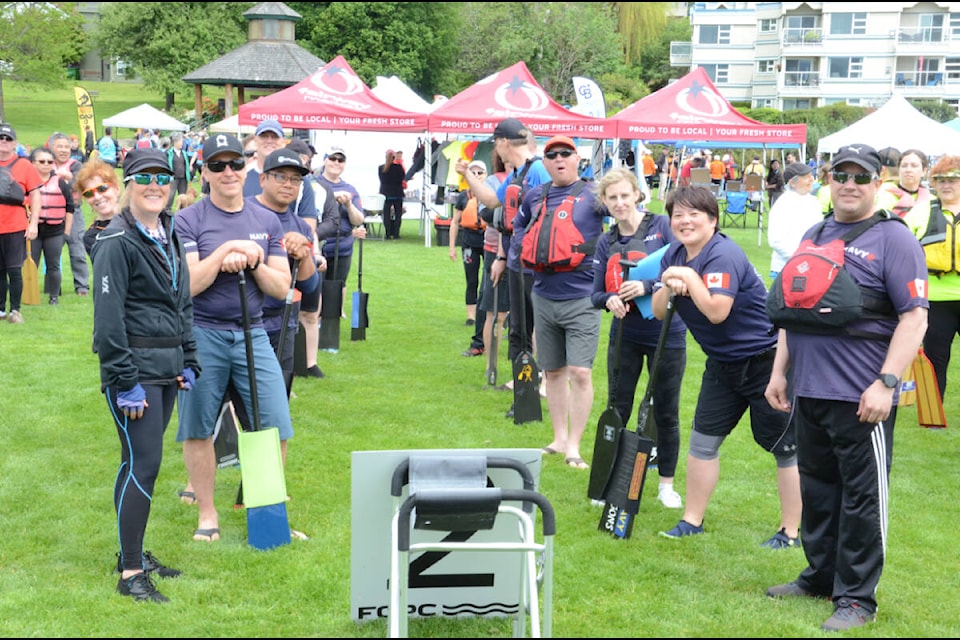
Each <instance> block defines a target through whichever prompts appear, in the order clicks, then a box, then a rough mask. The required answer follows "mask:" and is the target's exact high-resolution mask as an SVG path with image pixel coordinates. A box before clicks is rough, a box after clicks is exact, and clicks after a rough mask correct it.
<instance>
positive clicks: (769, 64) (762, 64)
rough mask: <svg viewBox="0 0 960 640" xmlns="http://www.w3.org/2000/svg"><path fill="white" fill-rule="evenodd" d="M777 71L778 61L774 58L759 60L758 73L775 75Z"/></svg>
mask: <svg viewBox="0 0 960 640" xmlns="http://www.w3.org/2000/svg"><path fill="white" fill-rule="evenodd" d="M776 69H777V61H776V60H775V59H773V58H767V59H765V60H757V72H758V73H773V72H774V71H776Z"/></svg>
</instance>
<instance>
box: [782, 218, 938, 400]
mask: <svg viewBox="0 0 960 640" xmlns="http://www.w3.org/2000/svg"><path fill="white" fill-rule="evenodd" d="M854 224H856V223H847V224H844V223H840V222H837V221H836V220H835V219H834V218H833V217H830V218H827V222H826V225H825V226H824V228H823V233H821V234H820V238H819V239H818V240H817V242H818V244H824V243H826V242H829V241H831V240H833V239H835V238H839V237H840V236H842V235H843V234H845V233H846V232H847V231H849V230H850V228H851V227H852V226H853V225H854ZM813 233H814V230H810V231H808V232H807V233H805V234H804V238H805V239H806V238H807V237H810V236H812V235H813ZM844 268H845V269H846V270H847V272H848V273H849V274H850V275H851V276H852V277H853V279H854V280H855V281H856V282H857V283H858V284H859V285H860V286H862V287H866V288H868V289H872V290H874V291H884V292H886V295H887V296H888V297H889V298H890V302H891V303H892V304H893V309H894V311H895V312H896V313H897V314H901V313H905V312H907V311H909V310H911V309H914V308H916V307H924V308H929V307H930V302H929V301H928V300H927V294H926V286H927V277H928V276H927V266H926V261H925V258H924V254H923V249H922V248H921V247H920V243H919V242H917V239H916V238H915V237H914V236H913V235H912V234H911V233H910V229H909V228H908V227H907V226H906V225H902V224H899V223H897V222H880V223H878V224H875V225H874V226H873V227H871V228H870V229H868V230H866V231H865V232H863V233H862V234H861V235H860V236H859V237H857V238H854V239H853V240H852V241H851V242H850V243H849V244H848V245H847V248H846V252H845V255H844ZM897 322H898V320H897V319H895V318H890V319H879V320H878V319H874V320H860V321H857V322H856V323H854V324H851V325H850V328H855V329H858V330H860V331H867V332H871V333H880V334H890V335H893V331H894V329H895V328H896V325H897ZM787 348H788V349H789V351H790V372H789V375H790V380H791V385H792V389H793V390H794V392H795V393H796V395H798V396H803V397H807V398H821V399H825V400H842V401H846V402H857V403H859V402H860V395H861V394H862V393H863V391H864V389H866V388H867V387H869V386H870V385H871V384H873V382H874V381H875V380H876V379H877V376H878V375H880V373H882V372H881V367H883V362H884V360H885V358H886V355H887V349H888V348H889V341H887V340H871V339H869V338H859V337H856V336H850V335H839V336H828V335H810V334H806V333H798V332H796V331H788V332H787Z"/></svg>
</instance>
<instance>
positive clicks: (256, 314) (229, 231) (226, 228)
mask: <svg viewBox="0 0 960 640" xmlns="http://www.w3.org/2000/svg"><path fill="white" fill-rule="evenodd" d="M175 224H176V229H177V233H178V234H179V235H180V238H181V239H182V240H183V247H184V251H185V253H186V254H187V256H189V255H190V254H191V253H196V254H199V257H200V259H201V260H203V259H204V258H206V257H207V256H209V255H210V254H211V253H213V252H214V251H215V250H216V249H217V248H218V247H219V246H220V245H222V244H223V243H224V242H227V241H228V240H254V241H256V243H257V244H259V245H260V246H261V247H262V248H263V255H264V260H266V259H268V258H270V257H271V256H284V257H286V255H287V252H286V251H284V249H283V246H282V245H281V240H283V227H282V226H281V225H280V220H278V219H277V216H276V215H275V214H273V213H271V212H269V211H267V210H265V209H264V208H263V207H253V206H251V205H250V204H249V202H245V203H244V207H243V209H241V210H240V211H224V210H223V209H220V208H219V207H217V206H215V205H214V204H213V203H212V202H211V201H210V198H203V199H202V200H199V201H197V202H196V203H194V204H192V205H190V206H189V207H185V208H183V209H181V210H180V211H178V212H177V216H176V219H175ZM238 294H239V288H238V284H237V274H235V273H223V272H221V273H219V274H217V277H216V279H215V280H214V281H213V284H211V285H210V286H209V287H208V288H207V289H206V290H204V291H201V292H200V293H198V294H197V295H195V296H194V297H193V323H194V325H196V326H198V327H205V328H208V329H226V330H230V331H243V315H242V312H241V310H240V296H239V295H238ZM263 299H264V294H263V292H262V291H260V287H258V286H257V281H256V278H253V277H248V278H247V309H248V311H249V313H250V326H251V327H262V326H263V321H262V318H261V316H262V312H263Z"/></svg>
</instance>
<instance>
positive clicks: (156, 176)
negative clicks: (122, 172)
mask: <svg viewBox="0 0 960 640" xmlns="http://www.w3.org/2000/svg"><path fill="white" fill-rule="evenodd" d="M131 180H133V181H134V182H135V183H137V184H139V185H140V186H146V185H148V184H150V183H151V182H154V181H156V183H157V185H159V186H161V187H165V186H167V185H168V184H170V183H171V182H173V176H171V175H170V174H169V173H135V174H133V175H132V176H129V177H128V178H127V182H130V181H131Z"/></svg>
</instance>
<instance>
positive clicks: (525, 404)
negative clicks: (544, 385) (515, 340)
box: [513, 351, 543, 424]
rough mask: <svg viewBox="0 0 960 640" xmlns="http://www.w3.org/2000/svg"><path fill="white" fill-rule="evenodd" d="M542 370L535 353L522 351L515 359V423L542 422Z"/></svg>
mask: <svg viewBox="0 0 960 640" xmlns="http://www.w3.org/2000/svg"><path fill="white" fill-rule="evenodd" d="M539 382H540V370H539V369H538V368H537V362H536V361H535V360H534V359H533V354H531V353H529V352H527V351H521V352H520V353H519V354H518V355H517V357H516V358H515V359H514V361H513V424H524V423H526V422H540V421H542V420H543V409H542V407H541V406H540V389H539Z"/></svg>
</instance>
